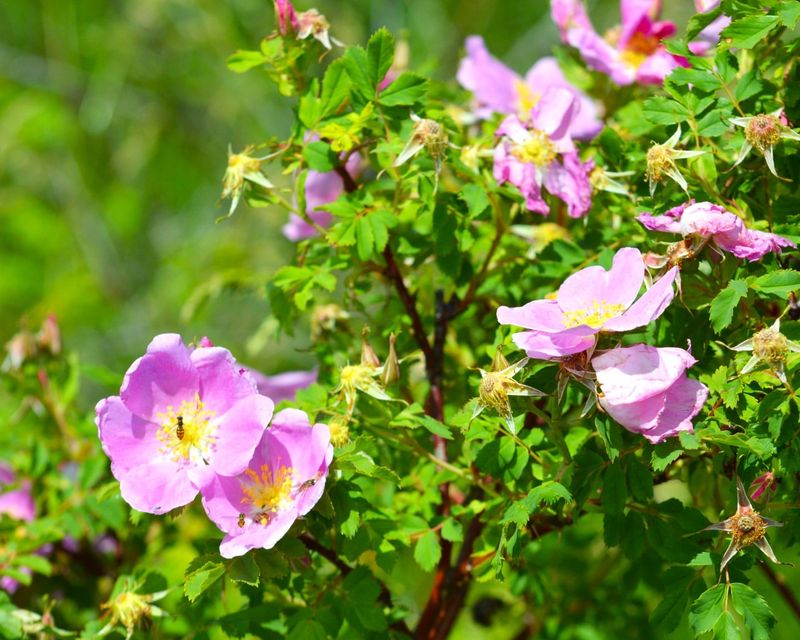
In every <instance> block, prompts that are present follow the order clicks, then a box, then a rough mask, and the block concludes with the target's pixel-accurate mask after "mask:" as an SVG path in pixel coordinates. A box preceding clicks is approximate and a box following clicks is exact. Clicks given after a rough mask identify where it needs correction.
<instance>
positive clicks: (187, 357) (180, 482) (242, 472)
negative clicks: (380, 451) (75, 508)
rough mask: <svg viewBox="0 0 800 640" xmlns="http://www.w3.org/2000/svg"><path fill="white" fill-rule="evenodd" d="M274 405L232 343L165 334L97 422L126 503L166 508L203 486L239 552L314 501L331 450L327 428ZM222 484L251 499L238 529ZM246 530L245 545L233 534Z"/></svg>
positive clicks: (229, 545) (227, 549) (263, 540)
mask: <svg viewBox="0 0 800 640" xmlns="http://www.w3.org/2000/svg"><path fill="white" fill-rule="evenodd" d="M205 345H209V346H205ZM273 408H274V403H273V401H272V399H270V398H268V397H267V396H264V395H261V394H260V393H259V391H258V388H257V385H256V382H255V381H254V380H253V378H252V376H251V375H250V373H249V372H248V371H247V370H246V369H245V368H243V367H241V366H240V365H239V364H238V363H237V362H236V360H234V358H233V356H232V355H231V353H230V352H229V351H228V350H227V349H223V348H221V347H215V346H210V343H209V342H207V341H206V342H204V343H201V345H200V346H198V347H196V348H190V347H188V346H187V345H185V344H184V342H183V340H182V339H181V337H180V336H179V335H177V334H162V335H159V336H156V337H155V338H153V341H152V342H151V343H150V345H149V346H148V348H147V352H146V353H145V354H144V355H143V356H142V357H141V358H139V359H138V360H136V361H135V362H134V363H133V364H132V365H131V367H130V368H129V369H128V372H127V373H126V374H125V379H124V381H123V383H122V388H121V389H120V395H118V396H111V397H109V398H105V399H104V400H101V401H100V402H99V403H98V404H97V408H96V414H97V417H96V423H97V428H98V433H99V436H100V441H101V443H102V445H103V450H104V451H105V453H106V454H107V455H108V457H109V458H110V459H111V471H112V473H113V474H114V477H115V478H117V480H119V483H120V491H121V493H122V497H123V498H124V500H125V501H126V502H127V503H128V504H130V505H131V506H132V507H134V508H135V509H137V510H139V511H144V512H147V513H155V514H161V513H165V512H167V511H170V510H172V509H175V508H177V507H180V506H183V505H186V504H188V503H189V502H191V501H192V500H194V498H195V497H196V496H197V494H198V493H201V494H202V496H203V505H204V506H205V508H206V512H207V513H208V516H209V518H210V519H211V520H212V521H213V522H215V523H216V524H217V525H219V526H220V528H221V529H222V530H223V531H224V532H225V533H226V534H227V535H226V538H225V542H224V543H223V548H222V551H223V553H228V554H230V555H240V554H241V553H244V552H245V551H246V550H247V549H248V548H252V547H256V546H261V547H270V546H272V545H274V544H275V541H276V540H278V539H279V538H280V537H281V536H282V535H283V534H284V533H285V532H286V530H287V529H288V525H287V524H286V523H287V522H288V523H289V525H291V522H293V521H294V520H295V519H296V518H297V517H298V516H299V515H303V514H304V513H306V512H307V511H308V510H309V509H311V507H313V505H314V503H315V502H316V501H317V500H318V499H319V497H320V495H321V492H322V488H323V487H324V484H325V482H324V481H325V477H326V475H327V470H328V464H329V463H330V460H331V456H332V448H331V446H330V444H329V434H328V428H327V427H326V426H325V425H322V424H319V425H315V426H314V427H311V425H310V424H309V422H308V418H307V417H306V416H305V414H303V413H302V412H299V411H296V410H288V409H287V410H284V411H281V412H279V413H278V414H277V415H275V416H274V417H273ZM270 421H272V423H271V424H270ZM301 427H303V428H301ZM309 482H313V484H314V485H315V486H317V485H318V486H317V488H316V489H315V490H314V491H313V492H309V491H307V490H306V489H307V486H306V485H307V483H309ZM220 486H223V487H226V491H228V490H230V491H233V488H234V487H239V489H240V490H241V492H242V495H249V496H251V498H250V501H249V502H246V501H245V500H244V498H241V496H240V498H237V500H239V501H238V502H236V505H237V508H238V509H239V511H237V517H236V518H234V520H235V522H234V524H235V525H236V526H230V523H229V522H228V521H227V516H228V512H229V510H228V509H227V508H226V507H225V505H224V503H223V502H222V501H221V499H220V489H219V487H220ZM248 492H249V493H248ZM226 495H227V494H226ZM312 498H313V499H312ZM254 525H257V526H254ZM276 532H279V533H276ZM240 535H241V536H244V538H243V540H244V542H241V543H239V542H233V541H232V539H233V538H237V537H238V536H240Z"/></svg>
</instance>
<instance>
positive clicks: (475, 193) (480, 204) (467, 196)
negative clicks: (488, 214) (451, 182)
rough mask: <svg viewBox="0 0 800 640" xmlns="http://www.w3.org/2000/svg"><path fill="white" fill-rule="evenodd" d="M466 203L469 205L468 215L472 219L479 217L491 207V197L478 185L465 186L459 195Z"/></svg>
mask: <svg viewBox="0 0 800 640" xmlns="http://www.w3.org/2000/svg"><path fill="white" fill-rule="evenodd" d="M458 197H459V198H461V199H462V200H463V201H464V202H466V203H467V213H468V214H469V217H470V218H475V217H477V216H479V215H480V214H481V213H483V212H484V211H485V210H486V207H488V206H489V196H487V195H486V191H485V190H484V189H483V188H482V187H480V186H479V185H477V184H472V183H468V184H465V185H464V186H463V187H462V189H461V192H460V193H459V194H458Z"/></svg>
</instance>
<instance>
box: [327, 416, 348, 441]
mask: <svg viewBox="0 0 800 640" xmlns="http://www.w3.org/2000/svg"><path fill="white" fill-rule="evenodd" d="M348 423H349V420H348V419H347V416H340V415H336V416H334V417H333V418H331V419H330V421H329V422H328V430H329V431H330V434H331V444H332V445H333V446H334V447H342V446H344V445H346V444H347V443H348V442H350V427H349V426H347V425H348Z"/></svg>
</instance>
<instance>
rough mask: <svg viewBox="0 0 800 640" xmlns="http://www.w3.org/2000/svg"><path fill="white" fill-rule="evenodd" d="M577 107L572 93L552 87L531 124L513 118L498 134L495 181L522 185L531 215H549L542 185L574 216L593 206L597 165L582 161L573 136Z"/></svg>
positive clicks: (521, 189)
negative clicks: (592, 175)
mask: <svg viewBox="0 0 800 640" xmlns="http://www.w3.org/2000/svg"><path fill="white" fill-rule="evenodd" d="M577 109H578V100H577V98H575V96H574V94H573V93H572V92H571V91H569V90H568V89H561V88H559V89H548V90H547V91H545V92H544V93H543V94H542V99H541V100H540V101H539V102H538V103H537V104H536V106H535V107H534V108H533V109H532V110H531V120H530V122H529V123H527V122H526V123H523V122H522V121H521V120H520V119H519V118H518V117H517V116H515V115H511V116H508V117H507V118H506V119H505V120H504V121H503V123H502V124H501V125H500V127H499V128H498V130H497V135H499V136H502V139H501V141H500V144H498V145H497V147H496V148H495V153H494V177H495V180H497V182H498V183H499V184H503V183H504V182H510V183H511V184H513V185H514V186H515V187H517V189H519V191H520V193H521V194H522V195H523V196H524V198H525V206H526V207H527V208H528V209H529V210H530V211H534V212H536V213H541V214H542V215H547V214H548V213H549V211H550V207H549V206H548V204H547V202H545V200H544V198H543V197H542V187H544V188H546V189H547V190H548V191H549V192H550V193H551V194H553V195H554V196H556V197H558V198H560V199H562V200H563V201H564V202H565V203H566V205H567V210H568V213H569V215H570V216H571V217H573V218H580V217H581V216H584V215H586V213H587V212H588V211H589V208H590V207H591V193H592V187H591V184H590V182H589V171H590V170H591V167H593V166H594V165H593V164H592V165H591V167H590V166H589V165H588V163H582V162H581V161H580V159H579V158H578V156H577V151H576V150H575V145H574V144H573V142H572V138H571V136H570V134H569V131H570V125H571V123H572V121H573V119H574V117H575V114H576V112H577ZM559 158H560V159H561V161H559Z"/></svg>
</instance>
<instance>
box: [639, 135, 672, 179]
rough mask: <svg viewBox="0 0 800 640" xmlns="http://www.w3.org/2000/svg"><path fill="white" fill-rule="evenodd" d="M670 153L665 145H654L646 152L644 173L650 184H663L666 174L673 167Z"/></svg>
mask: <svg viewBox="0 0 800 640" xmlns="http://www.w3.org/2000/svg"><path fill="white" fill-rule="evenodd" d="M671 151H672V149H670V147H668V146H667V145H665V144H654V145H653V146H652V147H650V148H649V149H648V150H647V169H646V172H647V179H648V180H649V181H650V182H663V181H664V178H665V176H666V174H667V172H668V171H669V170H670V169H672V168H674V167H675V161H674V160H673V159H672V154H671V153H670V152H671Z"/></svg>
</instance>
